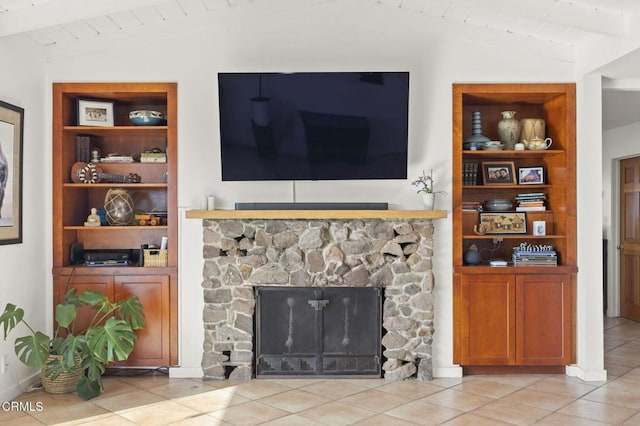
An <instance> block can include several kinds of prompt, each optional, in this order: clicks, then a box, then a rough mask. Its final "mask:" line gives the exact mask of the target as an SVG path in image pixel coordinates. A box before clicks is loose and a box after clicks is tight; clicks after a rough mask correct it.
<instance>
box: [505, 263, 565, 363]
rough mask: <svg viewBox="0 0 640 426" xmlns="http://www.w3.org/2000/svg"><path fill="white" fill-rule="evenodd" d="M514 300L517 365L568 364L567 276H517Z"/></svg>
mask: <svg viewBox="0 0 640 426" xmlns="http://www.w3.org/2000/svg"><path fill="white" fill-rule="evenodd" d="M516 300H517V304H516V324H517V329H516V336H517V338H516V339H517V340H516V348H517V350H516V362H517V364H518V365H567V364H569V363H570V360H571V353H570V352H571V346H570V342H571V275H570V274H553V275H547V274H539V275H533V274H532V275H519V276H518V277H517V278H516Z"/></svg>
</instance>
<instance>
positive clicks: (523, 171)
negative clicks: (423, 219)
mask: <svg viewBox="0 0 640 426" xmlns="http://www.w3.org/2000/svg"><path fill="white" fill-rule="evenodd" d="M518 183H519V184H520V185H537V184H543V183H544V167H542V166H540V167H520V168H519V169H518Z"/></svg>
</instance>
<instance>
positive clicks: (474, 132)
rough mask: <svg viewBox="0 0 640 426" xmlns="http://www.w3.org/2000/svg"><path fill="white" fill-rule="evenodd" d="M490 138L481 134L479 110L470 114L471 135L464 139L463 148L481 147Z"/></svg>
mask: <svg viewBox="0 0 640 426" xmlns="http://www.w3.org/2000/svg"><path fill="white" fill-rule="evenodd" d="M489 140H490V139H489V138H488V137H486V136H484V135H483V134H482V115H481V114H480V111H474V112H473V114H471V136H469V137H468V138H467V139H465V140H464V149H481V148H482V147H483V146H484V143H485V142H488V141H489Z"/></svg>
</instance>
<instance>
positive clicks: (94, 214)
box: [84, 207, 100, 226]
mask: <svg viewBox="0 0 640 426" xmlns="http://www.w3.org/2000/svg"><path fill="white" fill-rule="evenodd" d="M84 226H100V216H98V209H96V208H95V207H93V208H92V209H91V214H90V215H89V216H88V217H87V221H86V222H85V223H84Z"/></svg>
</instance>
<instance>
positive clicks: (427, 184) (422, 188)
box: [411, 170, 447, 195]
mask: <svg viewBox="0 0 640 426" xmlns="http://www.w3.org/2000/svg"><path fill="white" fill-rule="evenodd" d="M433 183H434V181H433V170H431V171H430V172H429V174H428V175H427V174H426V173H425V172H424V170H423V171H422V176H419V177H418V179H417V180H414V181H413V182H411V185H413V186H417V187H418V191H417V192H418V193H421V192H424V193H426V194H442V195H447V193H446V192H445V191H434V190H433Z"/></svg>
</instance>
